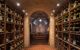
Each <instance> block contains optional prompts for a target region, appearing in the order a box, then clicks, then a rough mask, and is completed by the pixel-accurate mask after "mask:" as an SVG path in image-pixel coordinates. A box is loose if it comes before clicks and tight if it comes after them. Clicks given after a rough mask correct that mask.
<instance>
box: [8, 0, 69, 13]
mask: <svg viewBox="0 0 80 50" xmlns="http://www.w3.org/2000/svg"><path fill="white" fill-rule="evenodd" d="M8 2H10V3H11V4H9V5H13V6H14V7H16V9H18V10H21V11H22V10H23V9H24V10H26V12H28V14H32V13H33V12H35V11H44V12H46V13H47V14H51V12H52V10H53V9H54V10H57V11H58V12H59V10H61V9H62V8H61V6H63V5H64V6H65V5H66V4H67V2H68V0H8ZM17 2H19V3H20V4H21V6H20V7H17V6H16V3H17ZM57 3H60V7H57V6H56V5H57Z"/></svg>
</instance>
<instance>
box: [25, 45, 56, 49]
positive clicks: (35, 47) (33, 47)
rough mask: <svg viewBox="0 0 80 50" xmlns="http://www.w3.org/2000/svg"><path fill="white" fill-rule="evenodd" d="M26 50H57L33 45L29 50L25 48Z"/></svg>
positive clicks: (46, 46)
mask: <svg viewBox="0 0 80 50" xmlns="http://www.w3.org/2000/svg"><path fill="white" fill-rule="evenodd" d="M24 50H56V49H55V48H52V47H50V46H48V45H33V46H31V47H29V48H25V49H24Z"/></svg>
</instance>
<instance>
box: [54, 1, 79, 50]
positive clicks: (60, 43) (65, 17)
mask: <svg viewBox="0 0 80 50" xmlns="http://www.w3.org/2000/svg"><path fill="white" fill-rule="evenodd" d="M74 4H78V5H76V6H75V7H74V8H73V7H72V8H71V6H70V5H71V3H69V5H68V10H67V11H66V12H65V13H64V14H63V13H61V16H60V15H57V17H56V23H57V25H56V31H55V32H56V43H55V44H56V48H57V50H80V2H79V1H77V2H74V3H72V5H74ZM59 16H60V17H59ZM65 43H66V44H67V46H66V45H65Z"/></svg>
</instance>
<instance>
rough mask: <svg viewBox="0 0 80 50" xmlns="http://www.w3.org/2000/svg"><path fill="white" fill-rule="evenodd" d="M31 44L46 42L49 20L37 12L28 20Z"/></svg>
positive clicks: (45, 15) (42, 13)
mask: <svg viewBox="0 0 80 50" xmlns="http://www.w3.org/2000/svg"><path fill="white" fill-rule="evenodd" d="M30 28H31V29H30V33H31V43H32V44H35V43H36V44H37V43H45V42H48V33H49V31H48V28H49V18H48V15H47V14H46V13H45V12H42V11H37V12H34V13H33V14H32V15H31V18H30Z"/></svg>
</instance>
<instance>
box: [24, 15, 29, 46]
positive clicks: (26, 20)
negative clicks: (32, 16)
mask: <svg viewBox="0 0 80 50" xmlns="http://www.w3.org/2000/svg"><path fill="white" fill-rule="evenodd" d="M29 28H30V27H29V17H28V16H27V17H25V18H24V47H29V46H30V29H29Z"/></svg>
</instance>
